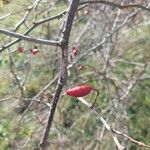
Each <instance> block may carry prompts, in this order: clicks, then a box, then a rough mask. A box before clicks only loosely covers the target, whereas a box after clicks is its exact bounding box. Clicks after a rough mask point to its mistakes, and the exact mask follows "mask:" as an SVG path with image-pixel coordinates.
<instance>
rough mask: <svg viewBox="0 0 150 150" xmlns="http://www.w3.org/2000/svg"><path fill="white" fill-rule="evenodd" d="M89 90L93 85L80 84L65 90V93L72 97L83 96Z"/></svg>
mask: <svg viewBox="0 0 150 150" xmlns="http://www.w3.org/2000/svg"><path fill="white" fill-rule="evenodd" d="M91 90H93V87H92V86H90V85H81V86H77V87H74V88H72V89H68V90H66V94H67V95H69V96H73V97H83V96H86V95H88V94H89V93H90V92H91Z"/></svg>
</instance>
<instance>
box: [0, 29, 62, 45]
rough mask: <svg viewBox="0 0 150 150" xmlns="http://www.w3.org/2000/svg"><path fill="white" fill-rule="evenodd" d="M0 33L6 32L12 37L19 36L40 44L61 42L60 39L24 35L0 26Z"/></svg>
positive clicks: (21, 38)
mask: <svg viewBox="0 0 150 150" xmlns="http://www.w3.org/2000/svg"><path fill="white" fill-rule="evenodd" d="M0 33H2V34H6V35H8V36H11V37H15V38H19V39H20V40H25V41H29V42H34V43H38V44H47V45H54V46H56V45H58V44H59V43H60V42H59V41H53V40H45V39H37V38H32V37H29V36H26V35H22V34H19V33H15V32H12V31H8V30H5V29H2V28H0Z"/></svg>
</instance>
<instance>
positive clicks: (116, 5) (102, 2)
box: [80, 0, 150, 11]
mask: <svg viewBox="0 0 150 150" xmlns="http://www.w3.org/2000/svg"><path fill="white" fill-rule="evenodd" d="M82 4H105V5H110V6H114V7H118V8H120V9H125V8H132V7H134V8H141V9H143V10H147V11H150V8H148V7H145V6H143V5H140V4H128V5H121V4H118V3H115V2H110V1H106V0H99V1H97V0H94V1H84V2H81V3H80V5H82Z"/></svg>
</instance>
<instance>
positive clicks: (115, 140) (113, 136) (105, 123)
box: [77, 97, 124, 150]
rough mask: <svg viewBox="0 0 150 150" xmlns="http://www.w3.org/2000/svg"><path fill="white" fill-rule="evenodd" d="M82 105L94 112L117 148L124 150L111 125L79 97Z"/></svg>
mask: <svg viewBox="0 0 150 150" xmlns="http://www.w3.org/2000/svg"><path fill="white" fill-rule="evenodd" d="M77 99H78V100H79V101H80V102H81V103H83V104H84V105H85V106H87V107H88V108H89V109H90V110H91V111H92V112H94V113H95V114H96V115H97V116H98V117H99V119H100V121H101V122H102V123H103V125H104V126H105V128H106V129H107V130H108V131H109V133H110V135H111V136H112V138H113V140H114V142H115V144H116V146H117V147H118V149H119V150H124V147H123V146H122V145H121V144H120V142H119V141H118V139H117V138H116V137H115V135H114V134H113V132H112V128H111V127H110V125H109V124H108V123H107V122H106V121H105V119H104V118H103V117H102V115H100V114H99V113H98V112H97V111H96V108H95V107H91V104H90V103H88V102H87V101H85V100H84V99H83V98H82V97H80V98H79V97H78V98H77Z"/></svg>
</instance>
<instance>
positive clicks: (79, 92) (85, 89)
mask: <svg viewBox="0 0 150 150" xmlns="http://www.w3.org/2000/svg"><path fill="white" fill-rule="evenodd" d="M92 90H94V91H96V92H97V95H96V97H95V100H94V102H93V104H92V106H91V107H93V106H94V104H95V102H96V99H97V97H98V95H99V91H98V90H97V89H95V88H93V87H92V86H90V85H81V86H77V87H74V88H71V89H68V90H66V94H67V95H69V96H73V97H83V96H86V95H88V94H89V93H90V92H91V91H92Z"/></svg>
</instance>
